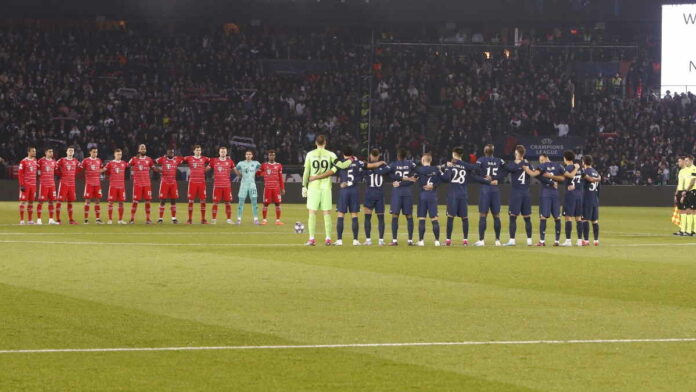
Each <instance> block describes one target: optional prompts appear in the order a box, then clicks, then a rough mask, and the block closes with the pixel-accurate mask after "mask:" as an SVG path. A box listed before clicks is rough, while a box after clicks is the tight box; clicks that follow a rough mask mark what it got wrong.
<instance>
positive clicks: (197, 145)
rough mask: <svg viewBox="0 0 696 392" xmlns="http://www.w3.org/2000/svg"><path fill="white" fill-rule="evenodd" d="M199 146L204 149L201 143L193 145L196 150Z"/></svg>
mask: <svg viewBox="0 0 696 392" xmlns="http://www.w3.org/2000/svg"><path fill="white" fill-rule="evenodd" d="M197 148H200V149H201V150H202V149H203V147H201V145H200V144H196V145H195V146H193V149H194V150H195V149H197Z"/></svg>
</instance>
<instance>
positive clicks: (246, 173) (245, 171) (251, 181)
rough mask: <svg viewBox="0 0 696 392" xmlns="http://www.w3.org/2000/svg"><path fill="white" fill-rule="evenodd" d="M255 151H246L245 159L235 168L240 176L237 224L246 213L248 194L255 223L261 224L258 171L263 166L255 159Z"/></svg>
mask: <svg viewBox="0 0 696 392" xmlns="http://www.w3.org/2000/svg"><path fill="white" fill-rule="evenodd" d="M253 159H254V152H253V151H251V150H247V151H246V153H244V160H243V161H241V162H238V163H237V166H236V167H235V168H234V171H235V173H237V175H238V176H239V178H240V180H239V195H238V196H239V200H238V202H239V205H238V206H237V224H238V225H239V224H241V223H242V215H243V214H244V203H246V199H247V196H248V197H249V200H250V201H251V212H252V214H253V215H254V224H255V225H258V224H259V207H258V205H257V198H258V192H257V190H256V172H258V170H259V169H260V168H261V164H260V163H259V162H258V161H254V160H253Z"/></svg>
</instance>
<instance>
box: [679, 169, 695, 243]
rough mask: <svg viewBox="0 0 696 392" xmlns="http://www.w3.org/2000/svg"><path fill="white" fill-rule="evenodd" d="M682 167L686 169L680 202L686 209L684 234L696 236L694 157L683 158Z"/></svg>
mask: <svg viewBox="0 0 696 392" xmlns="http://www.w3.org/2000/svg"><path fill="white" fill-rule="evenodd" d="M684 167H685V169H687V172H686V175H685V183H686V185H685V186H684V192H683V193H682V197H681V203H682V204H683V205H684V209H685V211H686V226H685V227H684V229H685V230H684V233H685V234H684V235H689V236H696V215H694V214H696V166H694V157H693V155H689V156H687V157H685V158H684Z"/></svg>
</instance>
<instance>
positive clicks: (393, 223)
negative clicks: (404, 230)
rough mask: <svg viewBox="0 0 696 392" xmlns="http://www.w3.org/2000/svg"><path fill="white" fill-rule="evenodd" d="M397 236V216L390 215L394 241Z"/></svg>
mask: <svg viewBox="0 0 696 392" xmlns="http://www.w3.org/2000/svg"><path fill="white" fill-rule="evenodd" d="M398 236H399V217H398V216H392V238H393V239H394V241H396V239H397V238H398Z"/></svg>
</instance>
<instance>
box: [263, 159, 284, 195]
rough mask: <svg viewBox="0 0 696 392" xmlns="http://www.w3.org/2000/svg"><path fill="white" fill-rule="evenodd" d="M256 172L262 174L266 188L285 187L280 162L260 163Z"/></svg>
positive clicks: (279, 188) (276, 188)
mask: <svg viewBox="0 0 696 392" xmlns="http://www.w3.org/2000/svg"><path fill="white" fill-rule="evenodd" d="M258 174H259V175H260V176H263V183H264V187H265V188H266V189H269V190H275V191H277V190H281V189H285V181H283V165H281V164H280V163H278V162H275V163H270V162H265V163H262V164H261V169H260V170H259V173H258Z"/></svg>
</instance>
